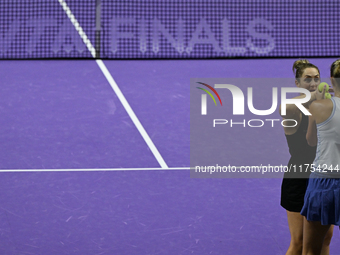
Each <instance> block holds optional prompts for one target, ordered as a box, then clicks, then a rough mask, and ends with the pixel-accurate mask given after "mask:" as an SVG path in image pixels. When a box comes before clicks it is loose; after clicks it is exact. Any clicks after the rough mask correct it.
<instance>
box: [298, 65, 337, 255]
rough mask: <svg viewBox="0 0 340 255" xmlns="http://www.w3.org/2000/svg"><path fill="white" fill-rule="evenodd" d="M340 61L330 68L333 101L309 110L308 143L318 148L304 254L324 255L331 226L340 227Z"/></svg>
mask: <svg viewBox="0 0 340 255" xmlns="http://www.w3.org/2000/svg"><path fill="white" fill-rule="evenodd" d="M339 78H340V60H337V61H335V62H334V63H333V64H332V66H331V83H332V85H333V89H334V97H332V98H331V99H323V97H322V96H320V94H321V93H316V99H317V100H316V101H314V102H313V103H312V104H311V105H310V108H309V111H310V113H311V114H312V115H311V116H309V126H308V132H307V136H306V139H307V141H308V144H310V145H311V146H316V145H317V152H316V158H315V160H314V163H313V168H314V169H312V173H311V175H310V179H309V183H308V188H307V191H306V195H305V202H304V206H303V208H302V211H301V214H302V215H303V216H305V219H304V233H303V235H304V240H303V254H305V255H307V254H308V255H312V254H315V255H316V254H318V255H320V254H322V249H323V248H322V247H323V244H324V242H325V241H324V239H325V236H326V235H327V233H328V232H329V229H331V225H337V226H339V225H340V179H339V177H340V169H339V168H340V80H339Z"/></svg>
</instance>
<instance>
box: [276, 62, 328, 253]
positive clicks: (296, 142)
mask: <svg viewBox="0 0 340 255" xmlns="http://www.w3.org/2000/svg"><path fill="white" fill-rule="evenodd" d="M293 72H294V74H295V85H296V86H297V87H299V88H304V89H307V90H308V91H310V92H311V98H310V100H309V101H308V102H306V103H305V104H303V106H304V107H305V108H307V109H308V108H309V106H310V104H311V103H312V102H313V101H315V100H316V93H318V90H317V87H318V85H319V84H320V71H319V69H318V68H317V67H316V66H315V65H313V64H311V63H309V61H308V60H297V61H295V62H294V65H293ZM304 97H305V95H304V94H301V95H299V96H297V97H295V99H299V98H304ZM280 114H281V109H280ZM281 116H282V117H283V118H284V119H293V120H295V121H294V122H293V121H291V122H292V123H291V124H289V121H287V122H286V123H287V126H294V125H295V124H296V123H297V125H296V126H295V127H284V132H285V136H286V139H287V143H288V147H289V153H290V155H291V158H290V160H289V163H288V169H291V172H287V173H285V174H284V178H283V181H282V186H281V206H282V207H283V208H285V209H286V211H287V218H288V226H289V230H290V235H291V241H290V245H289V248H288V251H287V253H286V255H301V254H302V245H303V227H304V226H303V223H304V220H303V216H302V215H301V214H300V211H301V209H302V206H303V204H304V196H305V192H306V188H307V184H308V177H309V174H310V168H309V167H307V165H308V164H309V165H311V164H312V163H313V160H314V158H315V153H316V147H315V146H310V145H309V144H308V143H307V140H306V133H307V128H308V116H306V115H304V114H303V113H302V112H301V111H300V109H299V108H298V107H297V106H296V105H294V104H289V105H287V109H286V115H281ZM294 169H295V170H296V171H294ZM300 170H301V172H300ZM332 235H333V228H332V227H331V228H329V231H328V233H327V235H326V237H325V242H324V246H323V248H322V254H323V255H328V254H329V244H330V241H331V238H332Z"/></svg>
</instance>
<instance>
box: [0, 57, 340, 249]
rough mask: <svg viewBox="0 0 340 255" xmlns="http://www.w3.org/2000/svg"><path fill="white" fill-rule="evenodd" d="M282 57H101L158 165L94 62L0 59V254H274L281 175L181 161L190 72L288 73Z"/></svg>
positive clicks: (285, 236)
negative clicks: (230, 174) (210, 169)
mask: <svg viewBox="0 0 340 255" xmlns="http://www.w3.org/2000/svg"><path fill="white" fill-rule="evenodd" d="M313 61H314V62H316V63H317V64H318V65H319V66H322V67H324V69H327V65H329V63H330V62H332V60H331V59H314V60H313ZM291 62H292V61H291V60H190V61H185V60H177V61H175V60H172V61H170V60H169V61H104V63H105V65H107V68H108V70H109V71H110V73H111V74H112V76H113V77H114V78H115V80H116V82H117V84H118V85H119V86H120V88H121V91H122V92H123V94H124V95H125V96H126V99H127V100H128V101H129V102H130V103H131V107H132V108H133V109H134V110H135V113H136V116H138V118H139V120H140V122H141V123H142V124H143V126H144V128H145V130H146V131H147V133H148V134H149V135H150V137H151V138H152V140H153V142H154V144H155V146H156V147H157V149H158V150H159V152H160V154H161V155H162V157H163V159H164V161H165V162H166V164H167V165H168V167H169V169H166V170H161V168H160V165H159V163H158V162H157V160H156V159H155V157H154V156H153V155H152V153H151V152H150V149H149V148H148V146H147V144H146V143H145V141H144V140H143V138H142V136H141V135H140V133H139V132H138V130H137V128H136V127H135V126H134V125H133V123H132V121H131V119H130V118H129V116H128V114H127V113H126V111H125V109H124V107H123V106H122V104H121V103H120V101H119V100H118V98H117V96H116V95H115V93H114V91H113V90H112V88H111V87H110V84H109V83H108V81H107V80H106V79H105V77H104V75H103V73H102V72H101V70H100V69H99V68H98V66H97V65H96V63H95V61H91V60H83V61H80V60H78V61H75V60H73V61H63V60H58V61H3V62H0V63H1V77H2V86H1V95H2V100H1V105H0V107H1V108H0V109H1V115H2V117H1V126H2V128H1V133H0V134H1V135H0V136H1V144H2V146H1V169H2V170H7V171H6V172H3V173H2V178H1V190H2V192H1V193H2V195H1V219H2V220H1V236H2V238H1V241H0V242H1V245H0V247H1V248H0V249H1V252H2V253H3V254H250V253H251V254H284V253H285V249H286V247H287V246H288V244H289V230H288V226H287V223H286V214H285V211H284V210H283V209H282V208H281V207H280V206H279V200H280V184H281V180H280V179H192V178H190V173H189V172H190V171H189V170H188V169H181V168H185V167H188V166H189V163H190V162H189V154H190V153H189V147H190V146H189V144H190V141H189V130H190V128H189V115H190V114H189V89H188V84H189V80H190V78H191V77H199V76H202V77H222V76H231V75H232V76H235V77H240V76H242V77H266V76H267V75H268V74H271V75H272V76H276V77H288V76H289V75H290V70H289V69H290V68H289V67H290V66H291ZM254 66H260V67H261V68H254ZM281 70H284V71H281ZM321 73H326V71H324V70H321ZM136 88H138V89H136ZM241 142H242V141H241ZM254 146H256V144H255V145H254ZM277 148H278V151H273V152H272V157H275V158H277V160H278V161H282V160H283V161H285V160H287V159H288V149H287V148H286V144H285V140H284V135H283V133H282V134H281V135H279V136H278V138H277ZM258 149H259V150H261V148H258ZM232 153H233V150H232V149H231V150H230V151H228V154H232ZM238 156H239V155H235V157H238ZM249 160H251V159H249ZM244 164H247V159H246V158H245V159H244ZM155 168H156V169H155ZM172 168H173V169H172ZM176 168H179V169H176ZM23 169H26V170H30V169H31V170H39V169H50V170H53V169H54V171H53V172H46V171H45V172H37V171H35V172H31V173H30V172H16V171H19V170H23ZM67 169H69V171H66V172H65V171H62V170H67ZM77 169H84V170H83V171H80V172H74V171H75V170H77ZM86 169H88V170H86ZM94 169H98V171H93V170H94ZM124 169H125V170H124ZM130 169H137V170H130ZM8 170H11V171H8ZM338 245H339V241H338V240H337V238H334V240H333V242H332V246H331V248H332V247H334V249H335V247H338Z"/></svg>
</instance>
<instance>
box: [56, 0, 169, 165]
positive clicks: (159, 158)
mask: <svg viewBox="0 0 340 255" xmlns="http://www.w3.org/2000/svg"><path fill="white" fill-rule="evenodd" d="M58 1H59V3H60V5H61V6H62V7H63V9H64V11H65V12H66V14H67V16H68V18H69V19H70V20H71V22H72V24H73V25H74V27H75V29H76V30H77V31H78V33H79V36H80V37H81V38H82V40H83V42H84V43H85V45H86V47H87V48H88V50H89V51H90V52H91V55H92V57H93V58H95V57H96V50H95V48H94V47H93V45H92V44H91V42H90V40H89V39H88V37H87V35H86V34H85V32H84V30H83V29H82V27H81V26H80V25H79V23H78V21H77V19H76V18H75V17H74V15H73V13H72V12H71V10H70V8H69V7H68V6H67V4H66V2H65V1H64V0H58ZM96 63H97V65H98V66H99V68H100V70H101V71H102V72H103V74H104V76H105V77H106V79H107V81H108V82H109V84H110V85H111V88H112V89H113V91H114V92H115V93H116V95H117V97H118V98H119V100H120V102H121V103H122V105H123V107H124V108H125V110H126V111H127V113H128V114H129V116H130V118H131V120H132V122H133V123H134V124H135V126H136V128H137V129H138V131H139V133H140V134H141V136H142V137H143V139H144V141H145V142H146V144H147V145H148V147H149V148H150V150H151V152H152V153H153V155H154V156H155V158H156V160H157V161H158V163H159V164H160V166H161V167H162V168H164V169H168V165H167V164H166V163H165V161H164V159H163V157H162V155H161V154H160V153H159V151H158V149H157V148H156V146H155V145H154V143H153V142H152V140H151V138H150V136H149V135H148V133H147V132H146V131H145V129H144V127H143V125H142V124H141V123H140V121H139V119H138V118H137V116H136V114H135V113H134V111H133V110H132V108H131V106H130V104H129V103H128V101H127V100H126V98H125V96H124V95H123V93H122V92H121V90H120V89H119V87H118V85H117V83H116V82H115V81H114V79H113V77H112V75H111V74H110V72H109V71H108V70H107V68H106V66H105V64H104V62H103V61H102V60H101V59H97V60H96Z"/></svg>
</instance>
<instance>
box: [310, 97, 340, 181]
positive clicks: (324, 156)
mask: <svg viewBox="0 0 340 255" xmlns="http://www.w3.org/2000/svg"><path fill="white" fill-rule="evenodd" d="M331 100H332V102H333V111H332V113H331V116H329V118H328V119H327V120H325V121H324V122H322V123H319V124H317V125H316V127H317V137H318V144H317V149H316V157H315V159H314V166H313V167H314V170H315V172H316V173H318V174H321V175H322V176H324V177H325V178H332V177H333V178H340V98H339V97H332V98H331ZM312 171H313V170H312Z"/></svg>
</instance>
